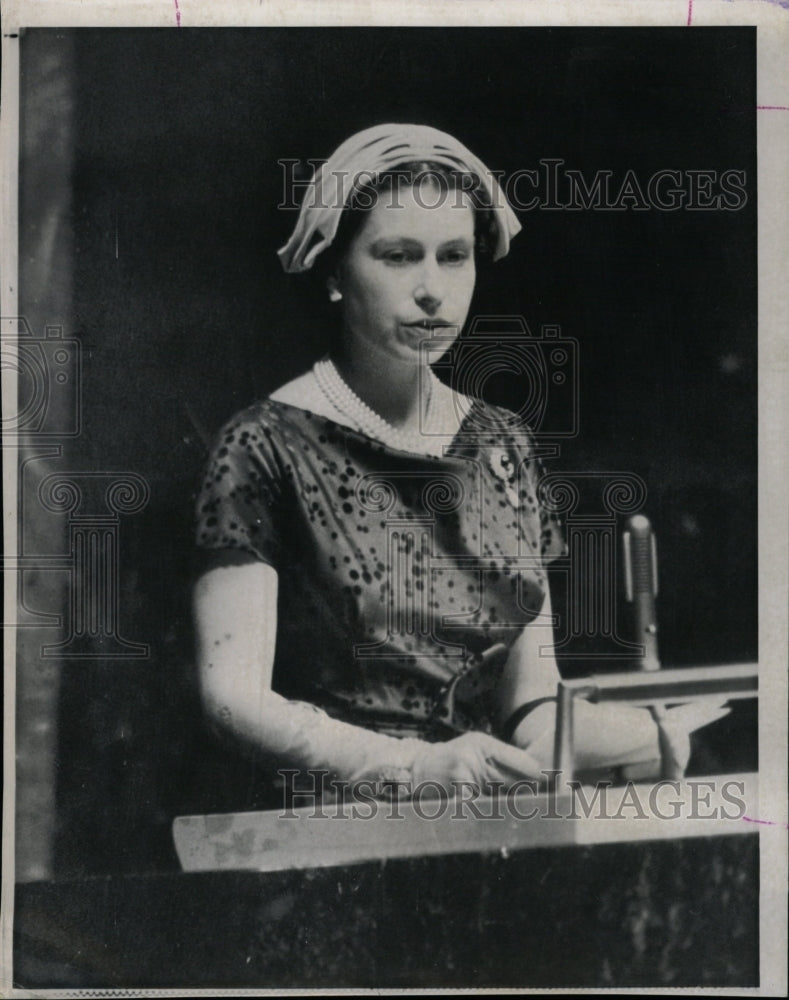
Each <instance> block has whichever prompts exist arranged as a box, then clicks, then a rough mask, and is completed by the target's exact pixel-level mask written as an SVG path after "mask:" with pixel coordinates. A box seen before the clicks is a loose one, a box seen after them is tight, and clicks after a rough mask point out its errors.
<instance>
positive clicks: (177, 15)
mask: <svg viewBox="0 0 789 1000" xmlns="http://www.w3.org/2000/svg"><path fill="white" fill-rule="evenodd" d="M691 3H693V0H691ZM175 26H176V28H180V27H181V11H180V10H179V9H178V0H175Z"/></svg>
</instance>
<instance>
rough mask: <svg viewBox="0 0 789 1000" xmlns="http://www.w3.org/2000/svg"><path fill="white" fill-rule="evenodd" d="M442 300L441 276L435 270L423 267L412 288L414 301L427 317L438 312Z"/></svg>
mask: <svg viewBox="0 0 789 1000" xmlns="http://www.w3.org/2000/svg"><path fill="white" fill-rule="evenodd" d="M442 298H443V290H442V286H441V275H440V274H439V272H438V269H437V268H432V267H430V266H428V267H425V268H424V269H423V271H422V274H421V275H420V277H419V281H418V283H417V285H416V287H415V288H414V299H415V300H416V302H417V304H418V305H419V306H420V308H422V309H424V311H425V312H426V313H428V315H434V314H435V313H436V312H438V308H439V306H440V305H441V300H442Z"/></svg>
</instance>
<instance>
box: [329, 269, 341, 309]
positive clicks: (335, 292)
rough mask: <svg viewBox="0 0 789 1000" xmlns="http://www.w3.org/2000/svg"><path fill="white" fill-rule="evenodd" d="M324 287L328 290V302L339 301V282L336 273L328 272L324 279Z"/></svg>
mask: <svg viewBox="0 0 789 1000" xmlns="http://www.w3.org/2000/svg"><path fill="white" fill-rule="evenodd" d="M326 288H327V290H328V292H329V302H339V301H340V300H341V299H342V292H341V291H340V282H339V280H338V278H337V276H336V275H334V274H330V275H329V277H328V278H327V279H326Z"/></svg>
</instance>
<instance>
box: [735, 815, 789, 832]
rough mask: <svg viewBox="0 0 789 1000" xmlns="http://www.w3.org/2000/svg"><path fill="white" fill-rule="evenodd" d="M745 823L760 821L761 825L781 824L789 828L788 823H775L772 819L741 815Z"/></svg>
mask: <svg viewBox="0 0 789 1000" xmlns="http://www.w3.org/2000/svg"><path fill="white" fill-rule="evenodd" d="M742 818H743V819H744V820H745V822H746V823H761V825H762V826H783V827H785V828H786V829H787V830H789V823H776V822H775V821H774V820H772V819H753V817H752V816H743V817H742Z"/></svg>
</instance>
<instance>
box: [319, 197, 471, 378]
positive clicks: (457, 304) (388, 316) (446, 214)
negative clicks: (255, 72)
mask: <svg viewBox="0 0 789 1000" xmlns="http://www.w3.org/2000/svg"><path fill="white" fill-rule="evenodd" d="M475 277H476V270H475V265H474V209H473V207H472V205H471V202H470V201H469V200H468V198H467V196H466V195H465V194H462V193H460V192H456V191H447V190H446V189H440V188H439V187H438V186H437V185H436V184H435V182H433V183H426V184H422V186H421V187H420V188H418V189H416V190H415V189H414V188H413V187H403V188H396V189H395V190H394V191H393V192H391V193H390V192H385V193H384V194H382V195H381V197H380V198H379V199H378V202H377V204H376V205H375V207H374V208H373V209H371V210H370V212H369V213H368V215H367V218H366V219H365V221H364V224H363V225H362V228H361V229H360V230H359V232H358V233H357V234H356V236H355V237H354V238H353V240H352V241H351V244H350V246H349V248H348V252H347V253H346V255H345V257H344V258H343V260H342V262H341V264H340V267H339V272H338V286H339V289H340V291H341V292H342V297H343V298H342V301H343V331H344V341H345V346H346V349H347V350H349V351H350V352H352V354H353V353H358V352H364V353H365V354H366V355H367V356H368V357H369V356H370V355H372V356H373V357H374V358H377V359H379V360H380V362H381V364H391V363H392V362H400V363H403V362H405V363H407V364H418V363H419V361H420V351H419V345H420V344H421V343H422V341H423V340H426V339H429V338H431V337H456V336H457V335H458V334H459V333H460V329H461V327H462V326H463V324H464V322H465V320H466V316H467V314H468V310H469V305H470V304H471V296H472V294H473V292H474V281H475Z"/></svg>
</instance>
